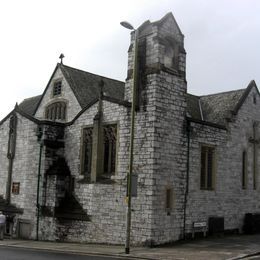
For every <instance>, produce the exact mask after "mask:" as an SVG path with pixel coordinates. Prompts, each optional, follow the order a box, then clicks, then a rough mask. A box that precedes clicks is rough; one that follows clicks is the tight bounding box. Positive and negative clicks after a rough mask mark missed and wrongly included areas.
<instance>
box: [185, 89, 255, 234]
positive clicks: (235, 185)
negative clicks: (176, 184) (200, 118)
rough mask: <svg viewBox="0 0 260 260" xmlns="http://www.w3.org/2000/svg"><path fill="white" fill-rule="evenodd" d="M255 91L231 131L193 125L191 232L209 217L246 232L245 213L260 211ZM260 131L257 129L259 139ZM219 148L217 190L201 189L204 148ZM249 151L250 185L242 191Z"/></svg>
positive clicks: (190, 182)
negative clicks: (244, 155)
mask: <svg viewBox="0 0 260 260" xmlns="http://www.w3.org/2000/svg"><path fill="white" fill-rule="evenodd" d="M255 94H256V90H255V89H252V91H251V93H250V94H249V95H248V97H247V99H246V100H245V102H244V103H243V105H242V107H241V108H240V110H239V111H238V114H237V115H236V116H234V118H233V119H232V122H230V123H228V131H223V130H217V129H214V128H211V127H206V126H199V125H195V124H193V125H192V133H191V153H190V181H189V185H190V191H189V197H188V205H187V206H188V207H187V209H188V210H187V229H188V230H187V232H188V231H191V225H192V222H193V221H198V220H202V219H203V220H207V219H208V217H209V216H220V217H224V220H225V223H224V224H225V229H227V230H228V229H239V230H240V231H241V230H242V226H243V219H244V215H245V213H255V212H259V211H260V203H259V189H260V187H259V183H260V182H259V169H260V168H259V167H260V162H259V147H257V153H258V155H257V168H258V169H257V188H256V190H254V188H253V167H254V165H253V164H254V163H253V144H252V143H250V142H249V138H250V137H252V136H253V122H259V119H260V116H259V112H258V111H259V109H260V104H259V97H258V100H257V102H256V104H254V102H253V96H254V95H255ZM259 130H260V128H259V126H258V127H257V139H259V137H260V135H259V133H260V131H259ZM201 144H211V145H214V146H215V147H216V154H217V156H216V165H217V167H216V177H215V178H216V185H215V189H214V190H211V191H208V190H200V145H201ZM244 150H245V151H247V157H248V163H247V185H246V189H243V188H242V153H243V151H244Z"/></svg>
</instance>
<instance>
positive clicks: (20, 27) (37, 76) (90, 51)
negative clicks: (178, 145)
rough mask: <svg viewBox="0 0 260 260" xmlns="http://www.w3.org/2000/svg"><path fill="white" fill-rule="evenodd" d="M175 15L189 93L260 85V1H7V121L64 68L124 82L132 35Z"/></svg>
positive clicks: (1, 103)
mask: <svg viewBox="0 0 260 260" xmlns="http://www.w3.org/2000/svg"><path fill="white" fill-rule="evenodd" d="M168 12H172V13H173V15H174V16H175V18H176V20H177V23H178V24H179V26H180V28H181V30H182V33H183V34H184V35H185V49H186V52H187V81H188V92H190V93H192V94H196V95H204V94H208V93H215V92H223V91H228V90H233V89H240V88H245V87H246V86H247V84H248V83H249V82H250V81H251V80H252V79H254V80H255V81H256V83H257V84H258V86H260V71H259V67H260V1H259V0H128V1H125V0H103V1H101V0H94V1H90V0H41V1H40V0H22V1H21V0H10V1H4V0H0V37H1V38H0V71H1V81H0V88H1V95H0V118H3V117H4V116H6V115H7V114H8V113H9V112H10V111H11V110H12V109H13V107H14V105H15V103H16V102H18V103H20V102H22V100H23V99H24V98H27V97H31V96H35V95H39V94H41V93H42V92H43V90H44V88H45V87H46V85H47V83H48V80H49V79H50V76H51V74H52V72H53V70H54V68H55V66H56V63H57V62H59V59H58V57H59V55H60V53H61V52H62V53H64V55H65V58H64V64H66V65H68V66H72V67H76V68H79V69H82V70H85V71H89V72H92V73H96V74H99V75H103V76H107V77H111V78H115V79H119V80H122V81H124V80H125V78H126V71H127V50H128V46H129V33H130V31H128V30H126V29H124V28H123V27H121V26H120V24H119V23H120V21H122V20H127V21H129V22H130V23H131V24H133V25H134V26H135V27H138V26H139V25H141V24H142V23H143V22H144V21H145V20H148V19H149V20H150V21H156V20H159V19H160V18H162V17H163V16H164V15H165V14H166V13H168Z"/></svg>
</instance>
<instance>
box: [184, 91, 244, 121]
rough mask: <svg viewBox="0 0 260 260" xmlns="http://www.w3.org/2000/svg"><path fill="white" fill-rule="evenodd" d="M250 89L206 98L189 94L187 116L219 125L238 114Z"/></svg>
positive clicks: (187, 97)
mask: <svg viewBox="0 0 260 260" xmlns="http://www.w3.org/2000/svg"><path fill="white" fill-rule="evenodd" d="M247 90H248V89H239V90H234V91H228V92H223V93H217V94H212V95H206V96H194V95H191V94H187V96H186V99H187V116H188V117H191V118H193V119H198V120H203V121H206V122H211V123H215V124H219V125H225V123H226V119H228V118H231V116H232V115H233V114H234V113H236V109H237V106H238V105H239V103H240V102H241V100H242V99H243V97H244V96H245V93H246V92H247Z"/></svg>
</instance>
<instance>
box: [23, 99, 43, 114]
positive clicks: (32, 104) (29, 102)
mask: <svg viewBox="0 0 260 260" xmlns="http://www.w3.org/2000/svg"><path fill="white" fill-rule="evenodd" d="M41 97H42V95H39V96H34V97H31V98H26V99H24V100H23V101H22V103H21V104H19V108H20V109H21V110H22V111H24V112H25V113H26V114H28V115H30V116H33V115H34V112H35V109H36V107H37V105H38V103H39V101H40V99H41Z"/></svg>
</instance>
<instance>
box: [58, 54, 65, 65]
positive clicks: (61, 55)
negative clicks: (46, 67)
mask: <svg viewBox="0 0 260 260" xmlns="http://www.w3.org/2000/svg"><path fill="white" fill-rule="evenodd" d="M64 57H65V56H64V54H63V53H61V54H60V57H59V59H60V64H63V58H64Z"/></svg>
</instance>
